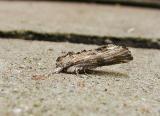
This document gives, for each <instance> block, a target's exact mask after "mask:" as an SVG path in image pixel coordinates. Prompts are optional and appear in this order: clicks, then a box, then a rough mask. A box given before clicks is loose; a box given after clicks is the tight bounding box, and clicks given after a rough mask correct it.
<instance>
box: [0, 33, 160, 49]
mask: <svg viewBox="0 0 160 116" xmlns="http://www.w3.org/2000/svg"><path fill="white" fill-rule="evenodd" d="M0 37H1V38H3V39H5V38H6V39H9V38H19V39H25V40H40V41H53V42H71V43H83V44H95V45H105V44H108V43H114V44H117V45H126V46H128V47H135V48H152V49H160V39H157V40H156V41H154V40H152V39H147V38H140V37H114V36H92V35H80V34H73V33H69V34H67V33H40V32H34V31H24V30H23V31H22V30H21V31H0Z"/></svg>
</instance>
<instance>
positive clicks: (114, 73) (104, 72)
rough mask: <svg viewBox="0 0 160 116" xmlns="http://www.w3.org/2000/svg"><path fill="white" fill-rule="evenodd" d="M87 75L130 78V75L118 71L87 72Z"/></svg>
mask: <svg viewBox="0 0 160 116" xmlns="http://www.w3.org/2000/svg"><path fill="white" fill-rule="evenodd" d="M85 73H86V74H90V75H98V76H104V75H107V76H113V77H125V78H127V77H129V76H128V74H126V73H121V72H117V71H103V70H86V71H85Z"/></svg>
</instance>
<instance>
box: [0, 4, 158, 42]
mask: <svg viewBox="0 0 160 116" xmlns="http://www.w3.org/2000/svg"><path fill="white" fill-rule="evenodd" d="M159 22H160V12H159V10H158V9H147V8H138V7H121V6H111V5H97V4H85V3H63V2H20V1H19V2H18V1H17V2H9V1H8V2H7V1H0V30H1V31H6V30H9V31H10V30H11V31H12V30H19V31H20V30H31V31H36V32H50V33H57V32H58V33H75V34H82V35H98V36H116V37H143V38H152V39H153V40H155V41H156V40H157V38H159V37H160V23H159Z"/></svg>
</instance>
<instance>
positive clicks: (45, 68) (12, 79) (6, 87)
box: [0, 39, 160, 116]
mask: <svg viewBox="0 0 160 116" xmlns="http://www.w3.org/2000/svg"><path fill="white" fill-rule="evenodd" d="M96 47H97V46H96V45H84V44H71V43H63V42H61V43H58V42H57V43H54V42H44V41H25V40H16V39H14V40H12V39H0V104H1V105H0V114H1V115H8V116H13V115H14V116H22V115H23V116H29V115H31V116H33V115H34V116H41V115H45V116H51V115H64V116H67V115H68V116H71V115H73V116H75V115H77V116H78V115H84V116H94V115H95V116H97V115H100V116H106V115H108V116H110V115H112V116H119V115H121V116H135V115H140V116H159V115H160V96H159V95H160V84H159V83H160V70H159V69H160V60H159V58H160V51H159V50H153V49H145V50H144V49H135V48H130V50H131V52H132V54H133V56H134V60H133V61H132V62H130V63H128V64H120V65H114V66H109V67H102V68H99V69H97V70H99V72H97V73H96V72H95V74H89V75H78V76H76V75H72V74H55V75H52V76H49V77H47V76H43V75H45V74H47V73H49V72H50V71H53V69H54V67H55V60H56V58H57V57H58V56H59V55H61V52H62V51H66V52H67V51H72V50H73V51H79V50H82V49H91V48H96ZM35 75H42V76H39V77H36V76H35Z"/></svg>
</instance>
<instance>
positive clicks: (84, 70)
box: [83, 69, 91, 77]
mask: <svg viewBox="0 0 160 116" xmlns="http://www.w3.org/2000/svg"><path fill="white" fill-rule="evenodd" d="M86 70H88V69H83V72H84V74H85V75H86V76H87V77H91V76H90V75H89V74H88V73H87V72H86Z"/></svg>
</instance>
